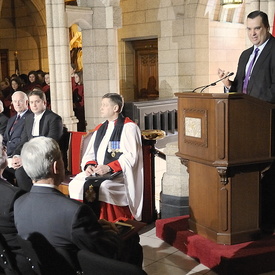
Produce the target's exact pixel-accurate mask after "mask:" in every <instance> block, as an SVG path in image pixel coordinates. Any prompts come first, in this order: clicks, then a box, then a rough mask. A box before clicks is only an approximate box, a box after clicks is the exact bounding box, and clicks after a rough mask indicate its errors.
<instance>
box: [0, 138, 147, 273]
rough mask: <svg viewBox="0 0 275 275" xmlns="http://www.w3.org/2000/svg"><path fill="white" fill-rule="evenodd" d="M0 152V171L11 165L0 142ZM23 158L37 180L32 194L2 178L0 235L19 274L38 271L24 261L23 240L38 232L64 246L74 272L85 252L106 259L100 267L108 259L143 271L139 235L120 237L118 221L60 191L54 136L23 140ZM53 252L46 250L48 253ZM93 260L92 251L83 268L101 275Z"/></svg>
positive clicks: (59, 161) (58, 247) (60, 162)
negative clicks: (95, 211) (99, 218)
mask: <svg viewBox="0 0 275 275" xmlns="http://www.w3.org/2000/svg"><path fill="white" fill-rule="evenodd" d="M0 139H2V137H1V136H0ZM0 156H1V158H0V174H1V175H2V172H3V170H4V169H5V167H6V165H7V155H6V150H5V147H4V146H3V145H2V142H1V140H0ZM21 159H22V163H23V166H24V169H25V171H26V173H27V174H28V176H30V178H31V179H32V181H33V186H32V188H31V190H30V192H25V191H23V190H22V189H20V188H18V187H16V186H14V185H12V184H10V183H8V182H7V181H5V180H4V179H3V178H2V177H1V179H0V191H1V192H0V196H1V199H0V233H1V235H2V236H3V237H4V239H5V241H6V243H7V245H8V247H9V249H10V250H11V252H12V257H13V259H14V261H15V262H16V266H17V268H18V269H19V273H18V274H28V275H30V274H34V273H33V272H32V270H33V269H32V267H31V266H30V265H29V261H27V260H26V254H25V253H26V250H25V247H26V246H25V245H24V242H22V239H23V240H26V239H29V240H31V241H34V239H35V238H34V235H36V237H37V234H38V235H39V234H40V235H41V236H43V237H44V238H45V240H46V241H47V242H49V244H50V245H51V246H53V247H54V248H56V250H57V251H58V252H60V250H62V251H63V252H62V256H63V257H64V258H65V260H66V261H67V263H68V265H69V266H70V267H71V268H73V270H74V271H75V272H76V271H79V270H81V267H83V265H82V264H81V262H80V263H79V261H78V260H79V251H83V252H84V254H85V255H86V256H88V255H89V253H88V252H92V253H94V254H95V255H100V256H101V257H105V258H101V266H102V265H104V262H105V264H106V265H108V263H109V259H112V260H111V261H113V260H117V261H121V262H126V263H128V264H132V265H134V266H136V269H134V270H135V272H137V273H134V272H133V274H145V273H144V272H143V271H142V270H141V267H142V259H143V253H142V247H141V246H140V244H139V236H138V234H137V233H134V234H132V236H130V237H129V238H127V239H125V238H123V237H121V236H120V234H119V230H118V228H117V226H116V224H115V223H112V222H108V221H106V220H98V218H97V217H96V215H95V214H94V212H93V210H92V209H91V208H90V207H89V206H88V205H87V204H84V203H81V202H79V201H77V200H73V199H70V198H68V197H67V196H65V195H64V194H62V193H61V192H60V191H59V190H58V189H57V188H58V185H59V184H60V183H61V182H62V181H63V180H64V176H65V173H64V170H65V169H64V164H63V157H62V153H61V150H60V148H59V145H58V143H57V142H56V141H55V140H54V139H52V138H49V137H43V136H41V137H36V138H32V139H31V140H30V141H28V142H26V143H25V144H24V146H23V148H22V151H21ZM18 236H20V237H18ZM38 240H39V241H38V243H37V242H36V246H37V245H38V246H40V247H41V246H43V251H44V252H45V253H46V251H48V250H47V249H46V247H45V245H44V244H45V242H44V241H43V243H41V238H39V239H38ZM27 250H28V249H27ZM85 251H86V252H85ZM87 253H88V254H87ZM50 254H51V253H50ZM50 254H47V253H46V255H48V256H49V257H50ZM82 254H83V253H82ZM93 258H94V257H93V254H91V255H90V258H89V256H88V257H87V260H86V261H85V264H84V266H85V265H88V269H89V270H90V272H89V273H87V272H86V273H85V274H101V273H100V272H101V271H100V267H98V266H97V267H95V266H91V265H89V263H91V259H93ZM82 259H83V258H82ZM104 259H105V260H104ZM93 262H94V261H93ZM117 265H118V266H119V264H117ZM122 265H123V264H122ZM95 269H99V270H96V271H95ZM109 272H110V271H109ZM38 274H39V273H38ZM41 274H73V273H60V272H59V273H41ZM75 274H76V273H75ZM102 274H115V273H104V272H103V273H102ZM119 274H123V273H119ZM125 274H126V273H125Z"/></svg>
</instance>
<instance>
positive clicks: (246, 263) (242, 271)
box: [156, 216, 275, 275]
mask: <svg viewBox="0 0 275 275" xmlns="http://www.w3.org/2000/svg"><path fill="white" fill-rule="evenodd" d="M188 217H189V216H180V217H174V218H168V219H160V220H156V235H157V237H159V238H160V239H162V240H164V241H166V242H167V243H169V244H170V245H172V246H174V247H175V248H177V249H179V250H180V251H182V252H184V253H185V254H187V255H189V256H191V257H193V258H195V259H197V260H198V261H199V262H200V263H202V264H204V265H205V266H207V267H209V268H211V269H212V270H214V271H215V272H216V273H218V274H222V275H256V274H261V273H264V272H270V271H273V270H275V235H274V234H273V235H271V234H270V235H265V236H262V238H261V239H260V240H257V241H251V242H246V243H241V244H236V245H222V244H216V243H215V242H212V241H210V240H208V239H206V238H204V237H202V236H199V235H197V234H194V233H192V232H190V231H189V230H188Z"/></svg>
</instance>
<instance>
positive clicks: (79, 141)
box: [58, 130, 94, 196]
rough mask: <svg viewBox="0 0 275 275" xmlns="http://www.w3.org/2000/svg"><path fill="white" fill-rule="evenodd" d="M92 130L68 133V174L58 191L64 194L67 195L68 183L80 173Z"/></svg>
mask: <svg viewBox="0 0 275 275" xmlns="http://www.w3.org/2000/svg"><path fill="white" fill-rule="evenodd" d="M93 132H94V130H90V131H88V132H70V140H69V146H68V154H67V159H68V172H69V174H67V175H66V179H65V181H64V182H62V183H61V184H60V185H59V187H58V189H59V190H60V191H61V192H62V193H63V194H65V195H66V196H68V195H69V190H68V188H69V182H70V180H71V179H72V177H74V176H75V175H76V174H78V173H80V172H81V167H80V164H81V159H82V157H83V155H84V153H85V150H86V148H87V146H88V143H89V141H90V139H91V137H92V134H93Z"/></svg>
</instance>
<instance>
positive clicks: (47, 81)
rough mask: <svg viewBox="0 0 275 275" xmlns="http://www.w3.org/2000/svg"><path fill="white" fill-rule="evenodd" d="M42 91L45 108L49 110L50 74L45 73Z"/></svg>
mask: <svg viewBox="0 0 275 275" xmlns="http://www.w3.org/2000/svg"><path fill="white" fill-rule="evenodd" d="M42 91H43V92H44V93H45V95H46V100H47V108H48V109H51V88H50V73H45V85H44V86H43V88H42Z"/></svg>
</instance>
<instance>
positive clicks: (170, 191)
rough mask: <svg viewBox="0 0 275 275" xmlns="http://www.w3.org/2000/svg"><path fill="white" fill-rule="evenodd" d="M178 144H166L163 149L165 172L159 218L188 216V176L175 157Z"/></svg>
mask: <svg viewBox="0 0 275 275" xmlns="http://www.w3.org/2000/svg"><path fill="white" fill-rule="evenodd" d="M176 152H178V142H171V143H168V144H167V145H166V147H165V149H164V153H165V155H166V171H167V172H165V173H164V174H163V179H162V192H161V199H160V213H161V218H162V219H165V218H170V217H176V216H181V215H187V214H189V183H188V181H189V175H188V173H187V171H186V167H185V166H184V165H182V164H181V161H180V159H179V158H178V157H177V156H176V155H175V154H176Z"/></svg>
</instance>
